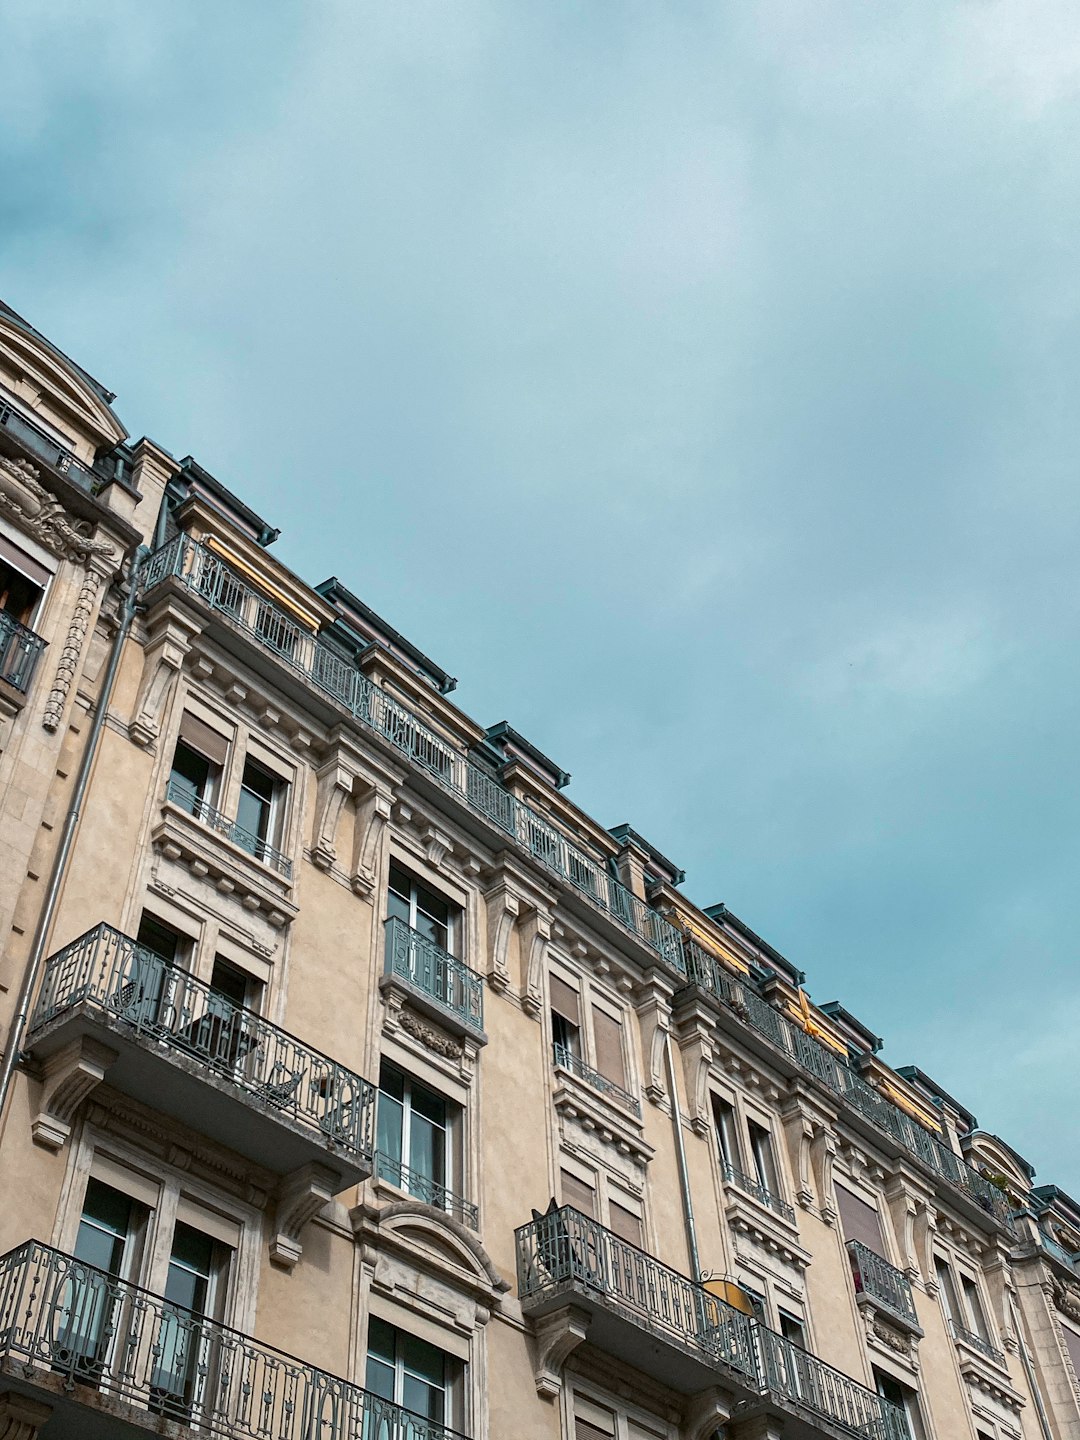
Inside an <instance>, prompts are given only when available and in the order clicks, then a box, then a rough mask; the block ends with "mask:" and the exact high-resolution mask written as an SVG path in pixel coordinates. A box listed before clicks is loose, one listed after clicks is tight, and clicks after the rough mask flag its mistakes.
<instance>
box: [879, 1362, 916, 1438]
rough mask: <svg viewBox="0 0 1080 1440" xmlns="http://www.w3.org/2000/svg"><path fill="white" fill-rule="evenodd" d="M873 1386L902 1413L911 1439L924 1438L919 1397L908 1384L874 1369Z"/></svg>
mask: <svg viewBox="0 0 1080 1440" xmlns="http://www.w3.org/2000/svg"><path fill="white" fill-rule="evenodd" d="M874 1388H875V1389H876V1390H877V1393H878V1394H879V1395H880V1396H881V1397H882V1399H884V1400H889V1401H891V1402H892V1404H893V1405H895V1406H896V1408H897V1409H898V1410H899V1411H900V1413H901V1414H902V1415H903V1417H904V1420H905V1422H906V1425H907V1432H908V1435H909V1436H910V1437H911V1440H926V1430H925V1428H924V1426H923V1419H922V1412H921V1410H920V1409H919V1397H918V1395H917V1394H916V1392H915V1391H914V1390H912V1389H911V1387H910V1386H908V1385H901V1383H900V1381H899V1380H894V1379H893V1377H892V1376H891V1375H886V1374H885V1372H884V1371H883V1370H875V1371H874Z"/></svg>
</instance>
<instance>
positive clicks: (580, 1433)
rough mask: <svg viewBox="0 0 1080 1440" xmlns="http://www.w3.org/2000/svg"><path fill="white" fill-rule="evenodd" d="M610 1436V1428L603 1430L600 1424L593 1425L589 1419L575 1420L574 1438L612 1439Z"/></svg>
mask: <svg viewBox="0 0 1080 1440" xmlns="http://www.w3.org/2000/svg"><path fill="white" fill-rule="evenodd" d="M610 1437H611V1431H610V1430H601V1429H600V1427H599V1426H598V1425H593V1424H591V1423H590V1422H589V1421H588V1420H581V1419H578V1420H575V1421H574V1440H610Z"/></svg>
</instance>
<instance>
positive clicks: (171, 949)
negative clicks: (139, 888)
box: [136, 911, 182, 965]
mask: <svg viewBox="0 0 1080 1440" xmlns="http://www.w3.org/2000/svg"><path fill="white" fill-rule="evenodd" d="M136 939H137V940H138V942H139V944H140V945H141V946H142V947H143V948H144V949H146V950H152V951H153V953H154V954H155V955H160V956H161V958H162V960H167V961H168V962H169V964H170V965H173V964H175V963H176V957H177V952H178V951H179V949H180V946H181V943H182V942H181V939H180V936H179V935H178V934H177V933H176V931H175V930H173V929H171V928H170V927H169V926H168V925H164V924H163V923H162V922H161V921H160V920H155V919H154V917H153V915H147V914H146V912H145V911H143V917H142V919H141V920H140V921H139V933H138V935H137V936H136Z"/></svg>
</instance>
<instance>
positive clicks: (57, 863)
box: [0, 545, 148, 1121]
mask: <svg viewBox="0 0 1080 1440" xmlns="http://www.w3.org/2000/svg"><path fill="white" fill-rule="evenodd" d="M147 553H148V551H147V549H146V546H145V545H140V546H139V547H138V548H137V549H136V550H135V551H134V552H133V554H132V557H131V561H130V564H129V567H128V584H127V594H126V595H125V597H124V607H123V610H122V611H121V615H120V625H119V628H118V629H117V631H116V634H115V636H114V637H113V643H112V649H111V650H110V652H109V661H108V665H107V666H106V669H105V675H104V677H103V679H102V682H101V689H100V691H99V692H98V699H97V705H96V706H95V709H94V716H93V719H92V720H91V722H90V733H89V735H88V736H87V737H86V745H85V747H84V749H83V753H82V759H81V760H80V761H79V772H78V775H77V776H76V779H75V787H74V789H73V790H72V792H71V804H70V805H69V807H68V812H67V815H66V817H65V819H64V829H63V832H62V833H61V836H60V844H59V845H58V846H57V850H56V858H55V859H54V860H53V867H52V873H51V874H50V876H49V888H48V889H47V890H46V892H45V901H44V903H43V905H42V907H41V914H40V916H39V917H38V923H37V928H36V929H35V931H34V943H33V946H32V947H31V950H30V958H29V960H28V961H27V962H26V969H25V971H24V972H23V980H22V986H21V987H20V990H19V999H18V1003H17V1005H16V1008H15V1018H14V1019H13V1020H12V1022H11V1029H10V1030H9V1031H8V1036H7V1042H6V1044H5V1045H4V1054H3V1059H2V1060H0V1121H2V1120H3V1116H4V1107H5V1106H6V1104H7V1097H8V1091H9V1090H10V1089H11V1077H12V1075H13V1074H14V1072H15V1063H16V1061H17V1060H18V1058H19V1051H20V1048H21V1046H22V1042H23V1035H24V1033H25V1031H26V1024H27V1021H28V1020H29V1018H30V1001H31V1000H32V999H33V996H34V992H35V990H36V989H37V984H38V980H39V978H40V975H41V965H42V960H43V958H44V954H45V945H46V942H47V940H48V938H49V930H50V928H51V926H52V922H53V916H54V915H55V913H56V906H57V902H58V900H59V898H60V886H61V884H62V883H63V879H64V875H65V874H66V872H67V866H68V860H69V859H70V858H71V848H72V845H73V844H74V841H75V832H76V830H77V829H78V827H79V817H80V815H81V813H82V804H83V801H84V799H85V798H86V791H87V787H88V786H89V783H90V772H91V770H92V769H93V766H94V760H95V758H96V756H97V751H98V744H99V742H100V740H101V731H102V728H103V726H104V724H105V713H106V711H107V710H108V708H109V701H110V700H111V698H112V692H113V685H114V684H115V682H116V673H117V670H118V669H119V666H120V652H121V651H122V650H123V648H124V641H125V640H126V639H127V635H128V631H129V630H130V629H131V622H132V620H133V619H134V617H135V610H136V605H137V600H136V581H137V580H138V573H139V567H140V566H141V564H142V561H143V558H144V557H145V556H146V554H147Z"/></svg>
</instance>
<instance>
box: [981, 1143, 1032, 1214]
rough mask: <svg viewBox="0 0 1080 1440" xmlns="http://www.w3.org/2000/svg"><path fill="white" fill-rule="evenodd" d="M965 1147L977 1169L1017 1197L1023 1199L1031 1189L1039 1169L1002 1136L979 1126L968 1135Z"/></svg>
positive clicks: (1016, 1198)
mask: <svg viewBox="0 0 1080 1440" xmlns="http://www.w3.org/2000/svg"><path fill="white" fill-rule="evenodd" d="M964 1149H965V1150H966V1151H967V1155H968V1159H969V1161H970V1162H971V1163H972V1164H973V1165H974V1166H975V1167H976V1169H978V1170H980V1171H982V1173H983V1174H984V1175H985V1176H986V1177H987V1179H988V1180H993V1181H995V1182H996V1183H997V1184H998V1185H1001V1186H1002V1187H1003V1188H1005V1189H1007V1190H1008V1191H1009V1193H1010V1195H1012V1197H1013V1198H1014V1199H1015V1200H1020V1199H1022V1198H1023V1197H1024V1196H1025V1195H1027V1193H1028V1191H1029V1190H1030V1189H1031V1182H1032V1179H1033V1178H1034V1175H1035V1171H1034V1170H1033V1169H1032V1167H1031V1166H1030V1165H1029V1164H1028V1163H1027V1161H1026V1160H1025V1159H1024V1158H1023V1156H1022V1155H1018V1154H1017V1153H1016V1151H1015V1150H1014V1149H1013V1148H1012V1146H1011V1145H1006V1143H1005V1141H1004V1140H1002V1139H1000V1137H999V1136H997V1135H988V1134H987V1133H986V1132H985V1131H982V1130H976V1131H975V1132H974V1134H972V1135H971V1136H969V1137H967V1139H966V1141H965V1143H964Z"/></svg>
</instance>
